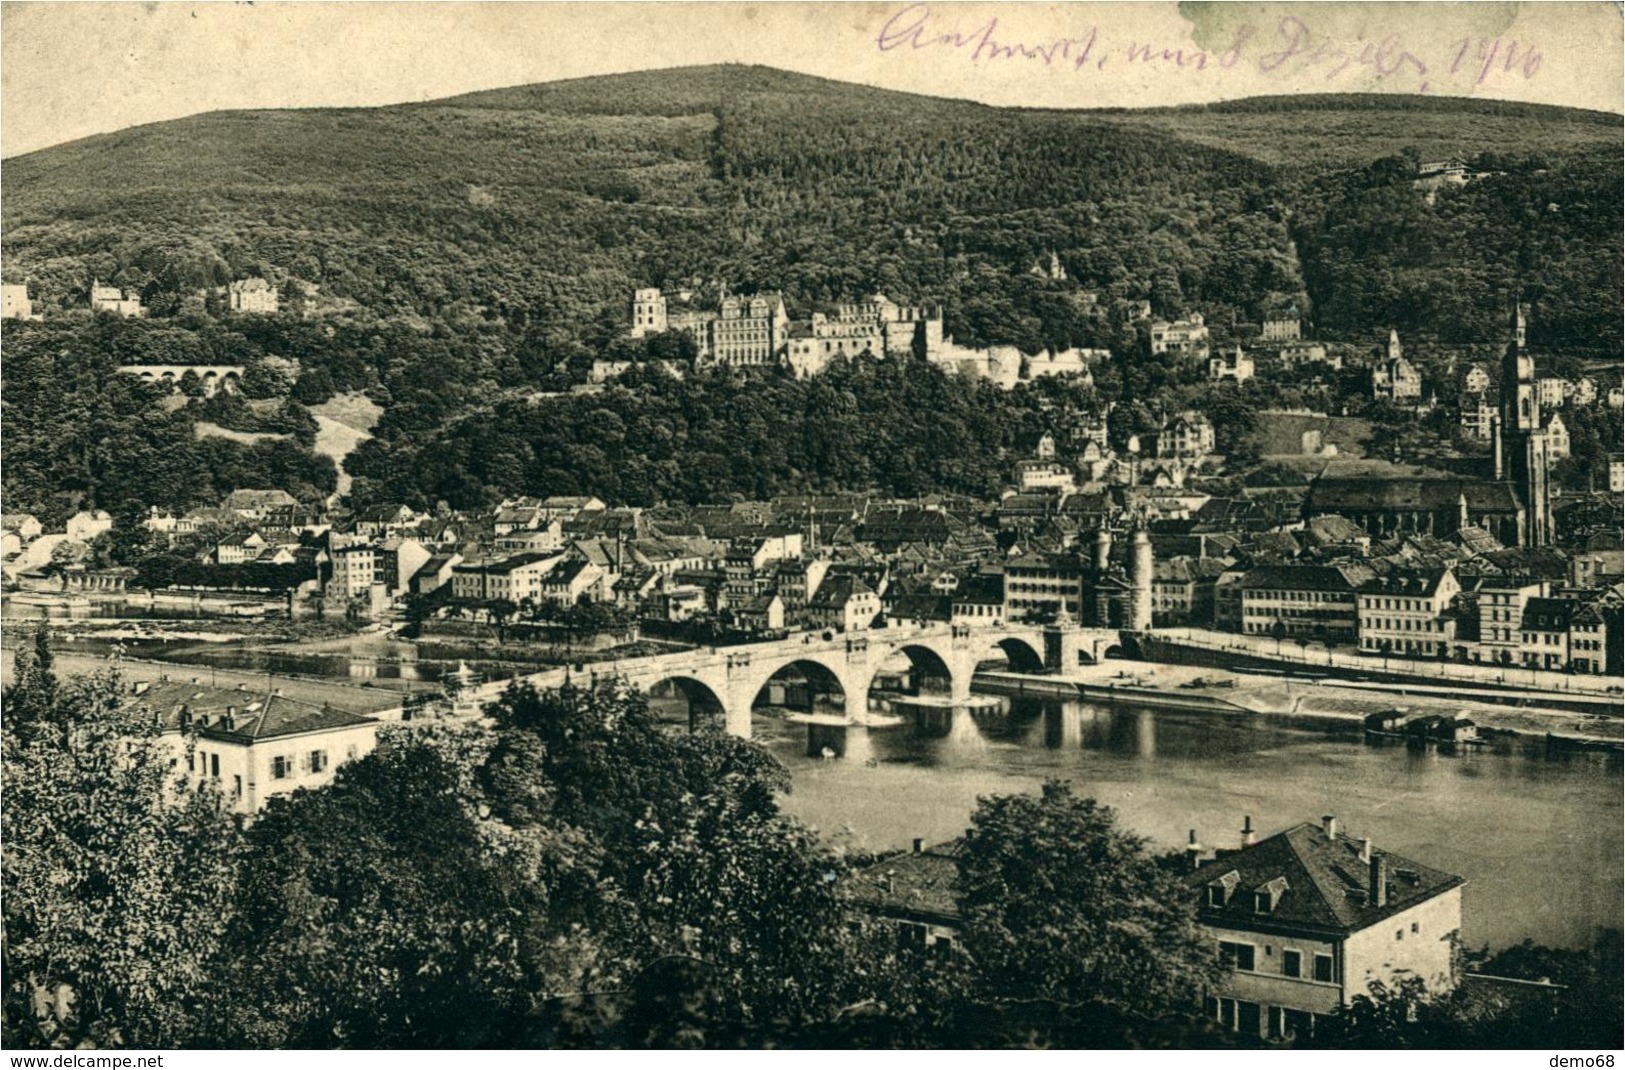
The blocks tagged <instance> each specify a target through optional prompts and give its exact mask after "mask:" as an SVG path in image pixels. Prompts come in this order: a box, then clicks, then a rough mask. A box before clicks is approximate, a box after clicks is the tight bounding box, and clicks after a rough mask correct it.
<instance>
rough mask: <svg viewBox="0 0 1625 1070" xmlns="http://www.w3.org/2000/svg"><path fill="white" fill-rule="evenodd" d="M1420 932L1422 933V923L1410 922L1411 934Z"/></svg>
mask: <svg viewBox="0 0 1625 1070" xmlns="http://www.w3.org/2000/svg"><path fill="white" fill-rule="evenodd" d="M1421 931H1422V923H1421V922H1419V921H1413V922H1411V932H1413V933H1419V932H1421Z"/></svg>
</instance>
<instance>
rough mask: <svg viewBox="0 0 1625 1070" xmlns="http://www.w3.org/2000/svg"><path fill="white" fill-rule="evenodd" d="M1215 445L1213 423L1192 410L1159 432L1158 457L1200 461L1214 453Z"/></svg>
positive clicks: (1183, 413)
mask: <svg viewBox="0 0 1625 1070" xmlns="http://www.w3.org/2000/svg"><path fill="white" fill-rule="evenodd" d="M1214 444H1215V438H1214V433H1213V423H1212V421H1210V420H1209V419H1208V418H1207V417H1206V416H1205V415H1204V414H1202V413H1200V412H1197V411H1196V410H1194V409H1191V410H1187V411H1185V412H1182V413H1180V414H1179V415H1177V416H1175V417H1174V418H1173V419H1172V420H1170V421H1169V422H1168V423H1167V424H1165V425H1163V428H1162V430H1161V431H1159V432H1157V448H1156V456H1157V457H1158V458H1159V459H1162V460H1177V461H1199V460H1201V459H1202V458H1204V457H1206V456H1207V455H1208V454H1210V453H1212V452H1213V449H1214Z"/></svg>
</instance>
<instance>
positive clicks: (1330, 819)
mask: <svg viewBox="0 0 1625 1070" xmlns="http://www.w3.org/2000/svg"><path fill="white" fill-rule="evenodd" d="M1320 827H1321V829H1322V830H1323V831H1324V832H1325V833H1326V838H1327V839H1328V840H1330V841H1332V842H1333V843H1336V842H1337V817H1336V815H1334V814H1327V815H1326V816H1325V817H1323V818H1321V819H1320Z"/></svg>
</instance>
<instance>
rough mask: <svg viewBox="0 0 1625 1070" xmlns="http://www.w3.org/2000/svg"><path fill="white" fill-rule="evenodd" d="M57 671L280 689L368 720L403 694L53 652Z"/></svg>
mask: <svg viewBox="0 0 1625 1070" xmlns="http://www.w3.org/2000/svg"><path fill="white" fill-rule="evenodd" d="M15 657H16V654H15V650H14V648H13V646H12V645H11V644H9V643H8V644H6V645H5V647H4V648H0V682H3V683H5V684H10V683H11V679H12V672H13V666H14V660H15ZM52 657H53V660H54V661H55V670H56V673H57V675H58V676H59V677H62V676H89V675H93V674H95V673H104V672H107V671H109V670H112V669H116V670H117V671H118V673H119V675H120V676H122V677H123V678H124V680H125V682H126V683H135V682H138V681H142V680H148V681H158V680H160V679H163V678H165V677H167V678H169V679H170V680H196V681H197V682H198V683H199V684H207V685H209V686H211V687H225V688H234V687H238V686H239V685H240V686H242V687H245V688H247V689H248V690H250V691H266V690H268V689H270V688H271V687H278V688H281V689H282V693H283V694H284V695H287V696H288V697H289V698H292V699H298V700H299V701H301V702H312V703H318V704H326V705H329V706H332V707H333V708H334V709H337V710H344V711H345V712H346V713H359V714H362V715H364V716H369V717H376V716H379V715H381V714H382V715H384V716H386V717H387V716H388V715H389V714H390V713H391V711H395V710H399V709H400V707H401V701H402V692H400V691H394V690H389V689H387V688H381V687H369V686H367V685H366V684H349V683H344V682H341V681H338V680H321V679H312V678H310V677H305V676H284V675H282V674H280V673H279V674H277V675H275V676H271V675H268V674H266V673H263V672H258V673H257V672H247V671H243V670H238V669H214V668H208V667H204V666H198V665H179V664H174V663H170V662H162V661H149V660H144V659H136V658H127V657H126V658H119V659H116V660H115V659H110V658H108V657H105V656H95V655H87V654H74V653H71V652H67V653H65V652H62V651H61V650H53V651H52Z"/></svg>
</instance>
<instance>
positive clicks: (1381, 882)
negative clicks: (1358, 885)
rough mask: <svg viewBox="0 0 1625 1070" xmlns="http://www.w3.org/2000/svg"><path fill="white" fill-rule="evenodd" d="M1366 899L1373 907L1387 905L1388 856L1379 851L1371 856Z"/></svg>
mask: <svg viewBox="0 0 1625 1070" xmlns="http://www.w3.org/2000/svg"><path fill="white" fill-rule="evenodd" d="M1366 901H1367V902H1368V903H1370V904H1371V905H1372V906H1374V907H1385V906H1387V905H1388V856H1387V855H1385V854H1382V853H1381V852H1378V853H1376V854H1373V855H1372V856H1371V891H1370V892H1369V893H1368V894H1367V895H1366Z"/></svg>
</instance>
